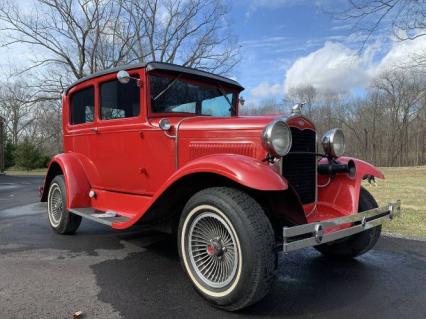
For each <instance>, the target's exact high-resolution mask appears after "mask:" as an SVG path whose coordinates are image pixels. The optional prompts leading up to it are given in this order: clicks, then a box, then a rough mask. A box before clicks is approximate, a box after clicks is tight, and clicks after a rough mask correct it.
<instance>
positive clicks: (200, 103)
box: [149, 75, 236, 117]
mask: <svg viewBox="0 0 426 319" xmlns="http://www.w3.org/2000/svg"><path fill="white" fill-rule="evenodd" d="M149 78H150V83H149V84H150V91H151V92H150V93H151V112H153V113H192V114H198V115H211V116H223V117H226V116H232V115H235V104H236V94H235V93H233V92H231V91H230V90H228V89H226V88H224V87H222V86H221V85H220V84H216V85H215V86H211V85H206V84H202V83H196V84H195V83H192V82H188V81H186V80H185V79H182V77H181V75H177V76H175V77H171V78H169V77H165V76H158V75H151V76H150V77H149Z"/></svg>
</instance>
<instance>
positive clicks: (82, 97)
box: [70, 86, 95, 124]
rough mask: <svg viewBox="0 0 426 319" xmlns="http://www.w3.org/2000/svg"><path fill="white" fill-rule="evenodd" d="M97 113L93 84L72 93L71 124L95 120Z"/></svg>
mask: <svg viewBox="0 0 426 319" xmlns="http://www.w3.org/2000/svg"><path fill="white" fill-rule="evenodd" d="M94 115H95V89H94V88H93V86H91V87H88V88H86V89H83V90H81V91H78V92H76V93H74V94H72V95H71V121H70V122H71V124H83V123H88V122H93V119H94Z"/></svg>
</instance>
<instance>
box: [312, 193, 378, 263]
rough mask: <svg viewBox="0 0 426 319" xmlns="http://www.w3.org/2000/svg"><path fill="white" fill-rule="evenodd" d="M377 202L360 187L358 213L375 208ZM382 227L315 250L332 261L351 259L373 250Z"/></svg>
mask: <svg viewBox="0 0 426 319" xmlns="http://www.w3.org/2000/svg"><path fill="white" fill-rule="evenodd" d="M377 207H378V205H377V202H376V200H375V199H374V197H373V195H371V194H370V193H369V192H368V191H367V190H366V189H365V188H364V187H361V191H360V194H359V205H358V212H363V211H366V210H369V209H373V208H377ZM381 232H382V226H381V225H379V226H377V227H374V228H371V229H368V230H366V231H363V232H361V233H358V234H355V235H352V236H350V237H348V238H345V239H343V240H339V241H336V242H331V243H327V244H322V245H319V246H316V247H315V248H316V249H317V250H318V251H319V252H321V253H322V254H323V255H324V256H327V257H330V258H334V259H351V258H354V257H357V256H361V255H362V254H365V253H366V252H367V251H369V250H370V249H371V248H373V247H374V246H375V245H376V243H377V241H378V240H379V237H380V234H381Z"/></svg>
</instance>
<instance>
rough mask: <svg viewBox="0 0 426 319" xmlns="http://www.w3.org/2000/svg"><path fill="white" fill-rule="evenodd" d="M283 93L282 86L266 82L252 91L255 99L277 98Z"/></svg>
mask: <svg viewBox="0 0 426 319" xmlns="http://www.w3.org/2000/svg"><path fill="white" fill-rule="evenodd" d="M282 93H283V86H282V85H281V84H269V82H267V81H265V82H262V83H260V84H259V85H258V86H256V87H254V88H253V89H251V90H250V94H251V95H252V96H253V97H255V98H264V97H275V96H277V95H280V94H282Z"/></svg>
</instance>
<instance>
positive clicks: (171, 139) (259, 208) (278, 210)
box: [41, 63, 400, 310]
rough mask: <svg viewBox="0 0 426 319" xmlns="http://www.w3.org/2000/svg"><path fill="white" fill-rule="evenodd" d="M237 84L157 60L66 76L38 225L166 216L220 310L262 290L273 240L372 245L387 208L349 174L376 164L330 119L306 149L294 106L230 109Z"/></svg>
mask: <svg viewBox="0 0 426 319" xmlns="http://www.w3.org/2000/svg"><path fill="white" fill-rule="evenodd" d="M124 70H126V71H124ZM117 72H118V73H117ZM242 89H243V88H242V87H241V86H240V85H239V84H238V83H237V82H235V81H233V80H230V79H227V78H224V77H220V76H217V75H213V74H210V73H206V72H202V71H199V70H194V69H189V68H184V67H181V66H176V65H170V64H164V63H148V64H144V65H134V66H125V67H122V68H119V69H113V70H108V71H104V72H101V73H98V74H94V75H91V76H89V77H87V78H84V79H82V80H80V81H78V82H77V83H75V84H74V85H72V86H71V87H70V88H69V89H68V90H67V91H66V93H65V94H64V96H63V133H64V153H63V154H59V155H56V156H55V157H54V158H53V159H52V161H51V163H50V166H49V169H48V173H47V176H46V180H45V184H44V187H43V190H42V198H41V200H42V201H47V203H48V217H49V222H50V225H51V227H52V228H53V229H54V230H55V231H56V232H58V233H60V234H72V233H74V232H75V231H76V230H77V228H78V227H79V225H80V222H81V218H82V217H86V218H89V219H92V220H95V221H98V222H100V223H104V224H107V225H109V226H111V227H112V228H116V229H126V228H129V227H131V226H132V225H134V224H135V223H144V224H148V225H158V224H161V225H168V226H169V229H170V231H171V232H176V233H177V234H178V250H179V254H180V257H181V261H182V265H183V268H184V269H185V271H186V273H187V274H188V277H189V278H190V280H191V281H192V283H193V284H194V286H195V288H196V289H197V291H198V292H199V293H200V294H201V295H202V296H203V297H205V298H206V299H208V300H209V301H211V302H212V303H213V304H215V305H216V306H219V307H221V308H224V309H227V310H237V309H241V308H243V307H246V306H248V305H250V304H252V303H254V302H256V301H258V300H259V299H261V298H262V297H263V296H265V294H266V293H267V292H268V291H269V288H270V286H271V283H272V280H273V278H274V271H275V269H276V265H277V263H276V258H277V252H278V251H280V250H282V251H284V252H289V251H292V250H295V249H299V248H303V247H309V246H315V248H316V249H318V250H319V251H320V252H321V253H323V254H324V255H326V256H331V257H334V258H352V257H355V256H358V255H361V254H363V253H365V252H366V251H368V250H369V249H371V248H372V247H373V246H374V245H375V243H376V242H377V240H378V238H379V236H380V232H381V224H382V223H383V222H384V220H386V219H390V218H392V217H393V216H394V215H395V214H396V213H398V212H399V210H400V204H399V202H394V203H389V204H388V205H385V206H383V207H378V205H377V203H376V201H375V200H374V198H373V197H372V196H371V195H370V194H369V193H368V191H367V190H365V189H364V188H362V187H361V182H362V180H363V179H364V178H367V177H368V178H371V177H378V178H383V175H382V173H381V172H380V171H379V170H377V169H376V168H374V167H373V166H372V165H370V164H368V163H366V162H363V161H361V160H358V159H354V158H349V157H343V156H342V154H343V151H344V136H343V133H342V131H341V130H340V129H333V130H330V131H328V132H327V133H326V134H325V135H324V137H323V138H322V144H323V147H324V154H323V155H322V156H320V160H318V156H319V154H318V152H317V150H316V130H315V126H314V124H313V123H312V122H311V121H310V120H309V119H307V118H305V117H304V116H302V115H301V110H300V107H299V106H296V107H294V109H293V112H292V114H291V115H289V116H251V117H242V116H238V106H239V103H238V102H239V97H238V94H239V92H240V91H242Z"/></svg>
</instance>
